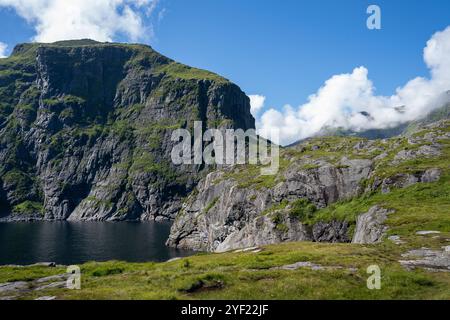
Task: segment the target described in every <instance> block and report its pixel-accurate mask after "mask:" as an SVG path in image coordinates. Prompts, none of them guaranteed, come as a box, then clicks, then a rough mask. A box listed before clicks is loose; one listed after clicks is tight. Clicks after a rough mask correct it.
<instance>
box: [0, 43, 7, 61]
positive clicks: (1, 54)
mask: <svg viewBox="0 0 450 320" xmlns="http://www.w3.org/2000/svg"><path fill="white" fill-rule="evenodd" d="M6 48H8V45H7V44H6V43H3V42H0V58H6Z"/></svg>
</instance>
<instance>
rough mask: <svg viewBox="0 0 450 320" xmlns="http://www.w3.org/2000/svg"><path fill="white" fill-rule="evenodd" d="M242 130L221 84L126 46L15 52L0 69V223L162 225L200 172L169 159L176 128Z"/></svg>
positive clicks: (246, 119) (236, 103) (240, 101)
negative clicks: (135, 222)
mask: <svg viewBox="0 0 450 320" xmlns="http://www.w3.org/2000/svg"><path fill="white" fill-rule="evenodd" d="M195 120H201V121H203V123H204V125H205V127H230V128H233V127H234V128H243V129H244V130H245V129H248V128H254V126H255V121H254V118H253V117H252V116H251V114H250V103H249V98H248V97H247V96H246V95H245V94H244V93H243V92H242V91H241V90H240V89H239V88H238V87H237V86H236V85H234V84H232V83H231V82H229V81H228V80H226V79H224V78H222V77H220V76H218V75H216V74H214V73H211V72H208V71H204V70H199V69H195V68H190V67H188V66H185V65H182V64H179V63H177V62H174V61H173V60H171V59H169V58H167V57H164V56H163V55H161V54H159V53H157V52H156V51H154V50H153V49H152V48H151V47H149V46H145V45H138V44H119V43H99V42H95V41H92V40H77V41H61V42H57V43H51V44H41V43H32V44H21V45H18V46H16V48H15V49H14V51H13V53H12V55H11V56H10V57H9V58H6V59H0V206H1V210H0V215H3V216H7V217H8V218H10V219H31V218H45V219H58V220H59V219H74V220H138V219H160V218H173V217H174V215H175V214H176V212H177V211H178V209H179V207H180V205H181V202H180V201H181V199H182V198H183V197H185V196H186V195H187V194H188V192H189V191H190V190H191V189H192V188H193V186H194V185H195V183H196V181H197V180H198V179H199V176H201V174H202V172H203V167H201V166H198V167H195V168H192V167H183V166H174V165H172V162H171V161H170V152H171V150H172V146H173V142H172V141H171V139H170V137H171V133H172V130H173V129H176V128H187V129H189V128H191V126H192V125H193V122H194V121H195Z"/></svg>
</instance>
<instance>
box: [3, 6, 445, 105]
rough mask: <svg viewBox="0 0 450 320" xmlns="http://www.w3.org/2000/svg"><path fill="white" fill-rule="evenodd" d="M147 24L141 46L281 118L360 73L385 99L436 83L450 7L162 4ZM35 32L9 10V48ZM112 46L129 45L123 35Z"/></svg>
mask: <svg viewBox="0 0 450 320" xmlns="http://www.w3.org/2000/svg"><path fill="white" fill-rule="evenodd" d="M2 1H3V2H5V1H6V2H8V1H7V0H0V5H1V2H2ZM25 2H26V1H25ZM81 2H83V1H81ZM370 4H377V5H378V6H380V8H381V12H382V29H381V30H369V29H367V27H366V19H367V17H368V15H367V14H366V9H367V7H368V5H370ZM136 10H141V11H143V10H145V7H142V8H138V9H136ZM143 24H144V25H148V26H150V25H151V26H152V28H153V32H152V33H151V32H150V31H149V32H148V33H147V34H145V35H144V36H143V37H140V38H139V39H138V40H140V41H141V42H147V43H149V44H151V45H152V46H153V47H154V48H155V49H156V50H158V51H159V52H161V53H163V54H165V55H167V56H169V57H171V58H173V59H175V60H177V61H180V62H183V63H185V64H188V65H191V66H195V67H199V68H204V69H208V70H211V71H214V72H216V73H218V74H221V75H223V76H225V77H227V78H229V79H231V80H232V81H233V82H235V83H237V84H238V85H239V86H240V87H241V88H242V89H243V90H244V91H245V92H246V93H247V94H259V95H263V96H265V97H266V102H265V110H267V109H269V108H274V109H276V110H281V109H282V107H283V106H284V105H285V104H290V105H292V106H295V107H297V106H299V105H302V104H304V103H305V102H307V98H308V96H309V95H311V94H313V93H315V92H316V91H317V90H318V89H319V88H320V87H321V86H322V85H323V84H324V82H325V81H326V80H327V79H329V78H330V77H332V76H333V75H336V74H343V73H351V72H352V70H353V69H354V68H356V67H359V66H364V67H365V68H367V69H368V72H369V73H368V78H369V79H370V80H372V81H373V83H374V87H375V88H376V91H375V93H376V94H378V95H391V94H393V93H394V92H395V89H396V88H397V87H400V86H403V85H404V84H405V83H407V82H408V81H409V80H410V79H412V78H414V77H417V76H423V77H427V76H428V74H429V72H428V69H427V66H426V65H425V63H424V61H423V60H424V59H423V49H424V47H425V45H426V42H427V40H429V39H430V37H431V36H432V35H433V34H434V33H435V32H437V31H442V30H444V29H445V28H446V27H447V26H448V25H450V1H445V0H434V1H406V0H394V1H393V0H389V1H381V0H376V1H364V0H345V1H344V0H343V1H333V0H328V1H317V0H316V1H299V0H283V1H275V0H264V1H261V0H193V1H186V0H159V2H158V3H157V6H156V9H155V10H154V11H153V12H152V14H150V15H143ZM34 25H35V24H33V23H32V22H31V23H28V22H26V21H25V20H24V19H23V18H22V17H20V16H18V15H17V13H16V11H15V10H14V9H7V8H5V7H0V42H3V43H6V44H7V45H8V50H11V49H12V47H13V46H14V45H15V44H16V43H19V42H28V41H30V39H32V38H33V37H34V36H35V35H36V32H35V29H34ZM113 39H114V40H119V41H128V40H130V37H129V36H126V35H124V34H123V32H122V33H121V32H120V31H119V32H117V33H115V34H114V36H113ZM133 40H136V39H133ZM263 111H264V110H263Z"/></svg>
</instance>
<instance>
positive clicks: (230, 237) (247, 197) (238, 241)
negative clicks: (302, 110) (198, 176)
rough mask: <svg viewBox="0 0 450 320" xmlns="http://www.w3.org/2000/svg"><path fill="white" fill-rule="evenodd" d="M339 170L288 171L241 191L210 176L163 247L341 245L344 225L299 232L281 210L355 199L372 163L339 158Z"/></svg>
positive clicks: (229, 181)
mask: <svg viewBox="0 0 450 320" xmlns="http://www.w3.org/2000/svg"><path fill="white" fill-rule="evenodd" d="M341 164H342V165H341V167H338V166H333V165H331V164H325V163H323V166H321V167H318V168H314V169H309V170H299V167H298V166H295V165H294V166H291V167H290V168H289V169H287V170H286V171H285V172H284V174H283V177H282V179H280V182H279V183H277V184H276V185H274V186H273V187H272V188H261V189H254V188H251V187H249V188H242V187H240V186H239V183H238V182H237V181H236V180H235V179H233V178H229V179H227V178H226V173H223V172H215V173H211V174H209V175H208V176H207V177H206V178H205V179H204V180H203V181H201V182H200V183H199V185H198V186H197V192H196V193H195V195H193V196H191V197H190V199H189V201H188V202H187V203H185V205H184V207H183V209H182V210H181V212H180V214H179V216H178V218H177V219H176V221H175V223H174V225H173V226H172V231H171V235H170V237H169V240H168V245H171V246H176V247H180V248H190V249H195V250H207V251H227V250H231V249H235V248H241V247H246V246H255V245H264V244H272V243H278V242H282V241H301V240H314V241H318V242H347V241H349V240H348V237H347V229H348V224H347V223H345V222H338V221H331V222H319V223H317V224H314V225H313V226H305V225H303V224H302V223H301V222H300V221H299V219H298V217H296V216H294V215H290V214H289V209H290V206H289V205H284V204H286V203H287V202H288V201H289V202H292V201H295V200H297V199H308V201H310V202H312V203H313V204H314V206H317V207H325V206H327V205H328V204H330V203H333V202H336V201H338V200H340V199H349V198H351V197H353V196H357V195H358V194H360V193H361V192H362V188H361V186H360V185H359V183H360V181H361V180H363V179H366V178H368V176H369V173H370V171H371V166H372V162H371V161H370V160H363V159H355V160H349V159H346V158H343V159H342V160H341ZM344 164H345V165H344ZM218 181H219V182H218Z"/></svg>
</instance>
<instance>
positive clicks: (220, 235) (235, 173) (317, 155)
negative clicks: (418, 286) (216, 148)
mask: <svg viewBox="0 0 450 320" xmlns="http://www.w3.org/2000/svg"><path fill="white" fill-rule="evenodd" d="M280 153H281V155H280V169H279V171H278V173H277V174H276V175H273V176H264V175H261V171H260V167H259V166H257V165H245V166H234V167H231V168H224V169H222V170H217V171H214V172H211V173H209V174H208V176H207V177H205V178H204V179H202V180H201V181H200V182H199V184H198V185H197V187H196V189H197V190H196V192H193V193H192V194H191V195H190V196H189V197H188V198H187V199H186V201H185V203H184V206H183V208H182V210H181V212H180V214H179V215H178V216H177V217H176V219H175V222H174V224H173V226H172V229H171V233H170V237H169V240H168V245H170V246H174V247H178V248H186V249H194V250H201V251H212V252H224V251H230V250H238V249H240V248H245V247H254V246H262V245H268V244H278V243H281V242H289V241H312V242H332V243H341V242H342V243H346V242H353V243H360V244H361V243H362V244H367V243H375V242H380V241H383V240H385V239H386V236H387V231H388V230H390V232H391V235H398V233H397V232H399V233H401V234H402V235H405V236H408V237H410V236H413V233H414V232H415V231H418V230H438V231H439V232H448V231H450V229H449V227H450V220H449V215H448V212H449V211H448V208H449V201H448V199H450V197H449V196H450V194H449V191H450V190H449V188H448V186H450V183H449V182H450V181H449V178H450V168H449V166H448V159H449V155H450V154H449V153H450V120H449V119H443V120H440V121H437V122H431V123H429V124H426V125H425V124H423V125H421V126H420V128H418V129H417V130H415V131H414V132H411V133H410V134H409V135H407V136H406V135H401V136H397V137H392V138H390V139H383V140H368V139H364V138H359V137H353V136H352V137H348V136H347V137H336V136H335V137H316V138H311V139H308V140H307V141H304V142H302V143H300V144H298V145H296V146H293V147H289V148H284V149H283V150H282V151H281V152H280ZM411 207H414V208H413V209H411ZM388 216H389V217H394V218H393V219H394V220H392V219H391V218H389V219H388ZM428 228H429V229H428Z"/></svg>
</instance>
